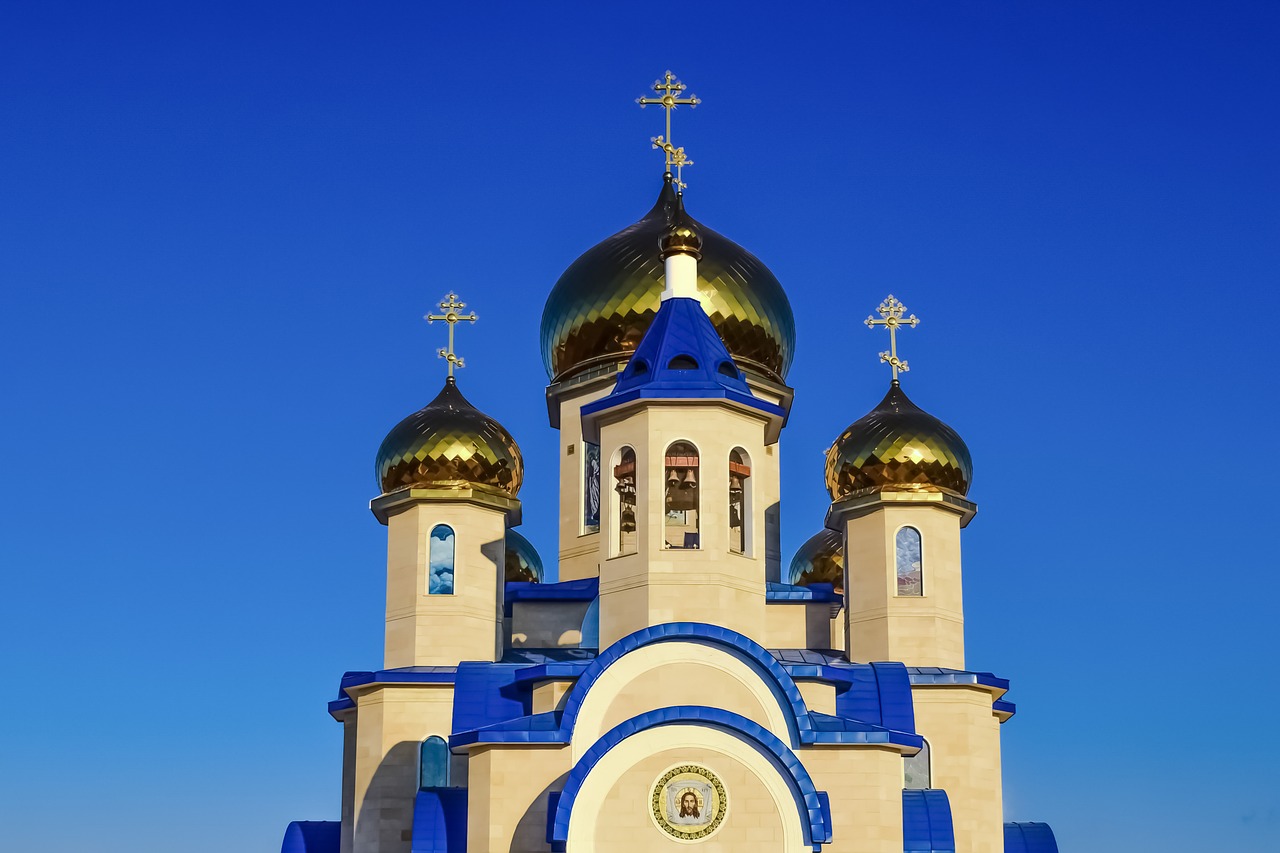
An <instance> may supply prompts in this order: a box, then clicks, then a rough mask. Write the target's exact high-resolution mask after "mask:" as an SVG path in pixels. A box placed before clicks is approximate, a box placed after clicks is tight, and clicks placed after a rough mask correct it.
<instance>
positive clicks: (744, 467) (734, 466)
mask: <svg viewBox="0 0 1280 853" xmlns="http://www.w3.org/2000/svg"><path fill="white" fill-rule="evenodd" d="M750 478H751V457H750V456H748V455H747V451H745V450H743V449H742V448H741V447H735V448H734V449H733V450H731V451H729V550H730V551H732V552H733V553H735V554H746V553H747V545H748V543H749V542H750V541H751V538H750V534H749V526H750V525H749V524H748V522H749V521H750V519H751V484H750Z"/></svg>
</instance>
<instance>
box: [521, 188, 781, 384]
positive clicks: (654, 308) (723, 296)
mask: <svg viewBox="0 0 1280 853" xmlns="http://www.w3.org/2000/svg"><path fill="white" fill-rule="evenodd" d="M679 206H680V200H679V196H678V195H677V194H676V191H675V188H674V187H673V186H672V184H671V179H670V176H668V177H667V179H666V180H665V181H664V183H663V186H662V192H661V194H659V196H658V202H657V204H655V205H654V206H653V209H652V210H650V211H649V212H648V213H647V214H645V216H644V218H643V219H641V220H640V221H639V222H637V223H635V224H634V225H632V226H630V227H629V228H624V229H623V230H621V231H619V232H618V233H617V234H614V235H613V236H612V237H609V238H607V239H606V240H604V241H603V242H601V243H598V244H597V245H595V246H593V247H592V248H590V249H588V250H587V251H586V252H585V253H583V255H582V256H581V257H579V258H578V259H577V260H576V261H574V262H573V264H572V265H570V267H569V268H568V269H567V270H565V272H564V274H563V275H562V276H560V280H559V281H557V282H556V284H555V287H553V288H552V289H551V295H550V296H548V297H547V304H546V307H544V308H543V311H542V360H543V362H544V364H545V365H546V368H547V374H548V375H549V376H550V377H551V379H552V381H554V382H558V381H560V380H562V379H567V378H568V377H570V376H572V375H573V374H575V373H578V372H580V371H582V370H585V369H587V368H589V367H592V366H595V365H598V364H604V363H607V362H609V361H616V360H618V359H626V358H629V357H630V356H631V353H632V352H633V351H634V350H635V348H636V345H637V344H638V343H640V339H641V338H642V337H644V333H645V330H646V329H648V328H649V324H650V323H651V322H652V321H653V318H654V315H656V314H657V313H658V308H659V307H660V305H661V302H662V298H661V296H662V289H663V286H664V284H665V275H664V271H663V261H662V256H661V253H660V252H655V251H654V248H655V246H657V245H658V244H659V241H660V240H664V239H665V238H666V237H668V232H669V229H670V228H671V225H672V224H673V220H674V218H675V215H676V211H677V208H678V207H679ZM676 224H677V225H678V224H679V223H676ZM685 224H686V225H688V226H689V229H690V230H691V231H692V232H694V233H695V234H696V235H697V236H699V237H700V238H701V241H702V243H701V246H700V253H701V261H700V263H699V264H698V295H699V297H700V299H701V300H702V303H703V305H704V307H705V308H706V309H707V313H708V315H709V316H710V317H711V323H712V325H714V326H715V328H716V331H717V332H719V333H720V337H721V338H723V339H724V342H725V346H726V347H728V349H729V353H730V354H731V355H732V356H733V358H734V360H735V361H737V362H738V366H739V367H742V368H744V369H747V370H753V371H755V372H757V373H760V374H763V375H764V376H765V377H767V378H769V379H773V380H776V381H782V380H783V379H785V378H786V374H787V370H788V369H789V368H790V367H791V358H792V355H793V353H794V351H795V339H796V331H795V317H794V316H793V314H792V312H791V303H789V302H788V301H787V295H786V293H784V292H783V290H782V285H781V284H779V283H778V279H777V278H776V277H774V275H773V273H772V272H770V271H769V268H768V267H766V266H765V265H764V264H763V263H761V262H760V259H759V258H757V257H756V256H755V255H753V254H751V253H750V252H748V251H747V250H746V249H744V248H742V247H741V246H739V245H738V244H737V243H735V242H733V241H732V240H730V239H729V238H727V237H725V236H723V235H721V234H719V233H717V232H715V231H712V230H711V229H710V228H708V227H707V226H705V225H703V224H701V223H699V222H697V221H696V220H694V219H693V218H692V217H689V216H688V215H687V214H685Z"/></svg>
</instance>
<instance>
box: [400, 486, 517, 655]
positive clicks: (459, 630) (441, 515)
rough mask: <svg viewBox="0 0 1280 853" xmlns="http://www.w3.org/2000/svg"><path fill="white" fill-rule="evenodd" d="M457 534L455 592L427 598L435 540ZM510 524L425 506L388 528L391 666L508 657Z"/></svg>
mask: <svg viewBox="0 0 1280 853" xmlns="http://www.w3.org/2000/svg"><path fill="white" fill-rule="evenodd" d="M437 524H447V525H449V526H450V527H452V528H453V532H454V591H453V594H452V595H428V594H427V562H428V553H429V543H428V536H429V534H430V532H431V529H432V528H433V527H435V526H436V525H437ZM506 530H507V528H506V516H505V514H504V513H503V512H502V511H500V510H497V509H491V508H487V507H482V506H476V505H474V504H467V503H460V502H456V503H455V502H448V501H439V500H422V501H418V502H416V503H412V504H409V505H408V506H406V507H404V508H403V509H402V510H400V511H399V512H397V513H396V514H394V515H392V516H391V517H390V518H389V519H388V520H387V629H386V664H385V665H386V666H387V667H388V668H394V667H401V666H431V665H446V666H448V665H453V664H457V663H458V662H459V661H464V660H490V661H492V660H497V659H498V658H499V657H501V654H502V589H503V586H502V584H503V575H504V567H503V559H504V555H505V552H506Z"/></svg>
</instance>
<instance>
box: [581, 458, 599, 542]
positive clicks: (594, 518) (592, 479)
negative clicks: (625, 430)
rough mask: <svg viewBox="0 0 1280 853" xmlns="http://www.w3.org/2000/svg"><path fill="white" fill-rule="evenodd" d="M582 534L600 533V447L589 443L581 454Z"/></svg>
mask: <svg viewBox="0 0 1280 853" xmlns="http://www.w3.org/2000/svg"><path fill="white" fill-rule="evenodd" d="M582 532H583V533H599V532H600V445H598V444H592V443H590V442H585V443H584V444H583V453H582Z"/></svg>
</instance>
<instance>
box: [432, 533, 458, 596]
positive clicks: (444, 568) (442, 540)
mask: <svg viewBox="0 0 1280 853" xmlns="http://www.w3.org/2000/svg"><path fill="white" fill-rule="evenodd" d="M429 542H430V548H428V549H427V594H428V595H453V528H452V527H450V526H449V525H447V524H437V525H436V526H435V527H433V528H431V536H430V539H429Z"/></svg>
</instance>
